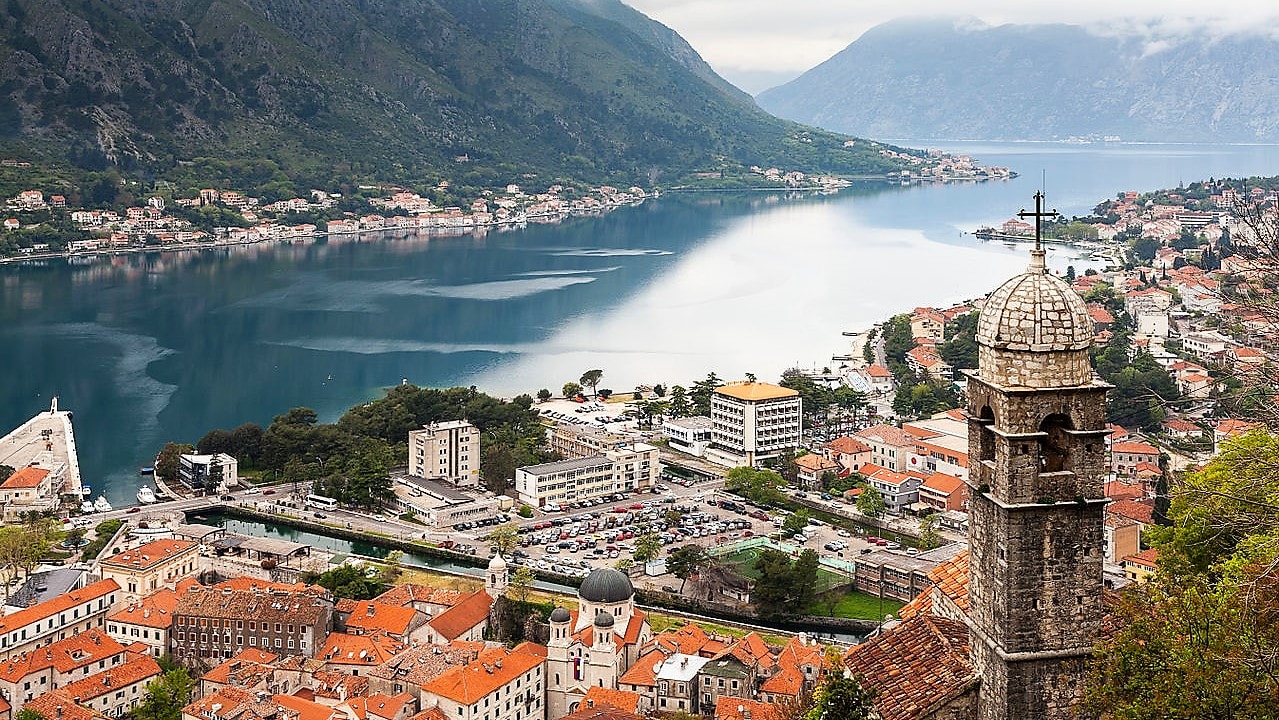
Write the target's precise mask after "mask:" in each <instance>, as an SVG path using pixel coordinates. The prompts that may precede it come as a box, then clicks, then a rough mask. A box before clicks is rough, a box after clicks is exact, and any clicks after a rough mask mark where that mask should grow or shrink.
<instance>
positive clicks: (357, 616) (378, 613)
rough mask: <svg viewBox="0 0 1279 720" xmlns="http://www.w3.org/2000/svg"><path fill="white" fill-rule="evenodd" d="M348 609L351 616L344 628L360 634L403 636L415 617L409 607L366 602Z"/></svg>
mask: <svg viewBox="0 0 1279 720" xmlns="http://www.w3.org/2000/svg"><path fill="white" fill-rule="evenodd" d="M346 607H348V606H344V607H343V608H340V609H342V610H343V611H346ZM349 607H350V610H349V612H350V613H351V615H350V617H348V618H347V619H346V628H347V630H348V631H350V630H359V631H360V633H361V634H369V633H374V632H378V631H383V632H387V633H390V634H392V635H405V634H407V633H408V631H409V626H410V625H412V624H413V619H414V618H415V617H417V610H414V609H413V608H411V607H402V606H398V605H386V604H383V603H379V602H371V601H368V600H361V601H359V602H355V603H353V604H352V605H351V606H349ZM441 614H442V613H441Z"/></svg>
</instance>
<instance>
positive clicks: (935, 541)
mask: <svg viewBox="0 0 1279 720" xmlns="http://www.w3.org/2000/svg"><path fill="white" fill-rule="evenodd" d="M937 523H938V518H937V514H936V513H932V514H929V515H925V516H924V517H922V518H920V519H919V548H920V549H921V550H932V549H933V548H935V547H940V546H941V542H942V537H941V533H940V532H938V531H937Z"/></svg>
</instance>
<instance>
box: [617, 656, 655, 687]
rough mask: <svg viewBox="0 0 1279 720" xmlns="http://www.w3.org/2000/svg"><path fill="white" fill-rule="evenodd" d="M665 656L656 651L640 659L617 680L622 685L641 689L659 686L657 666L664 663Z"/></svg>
mask: <svg viewBox="0 0 1279 720" xmlns="http://www.w3.org/2000/svg"><path fill="white" fill-rule="evenodd" d="M664 658H665V655H663V654H662V652H661V651H659V650H654V651H652V652H649V653H647V654H645V655H644V656H643V657H641V658H640V659H638V660H636V661H635V662H633V663H631V666H630V667H629V668H627V670H626V672H625V673H622V676H621V677H619V678H618V679H617V682H618V684H621V685H637V686H641V687H656V686H657V669H656V666H657V665H658V664H660V663H661V662H662V660H663V659H664Z"/></svg>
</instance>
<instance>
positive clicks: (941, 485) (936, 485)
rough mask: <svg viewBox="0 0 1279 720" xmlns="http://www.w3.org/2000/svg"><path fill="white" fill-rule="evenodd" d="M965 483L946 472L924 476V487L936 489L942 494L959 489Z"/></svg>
mask: <svg viewBox="0 0 1279 720" xmlns="http://www.w3.org/2000/svg"><path fill="white" fill-rule="evenodd" d="M963 484H964V481H963V480H960V479H959V478H957V477H955V476H954V475H951V474H949V473H944V472H935V473H933V474H932V475H929V476H928V477H926V478H924V483H923V487H926V488H928V489H929V490H933V491H936V492H938V493H940V494H942V495H949V494H951V493H953V492H955V491H956V490H958V489H959V487H960V486H961V485H963Z"/></svg>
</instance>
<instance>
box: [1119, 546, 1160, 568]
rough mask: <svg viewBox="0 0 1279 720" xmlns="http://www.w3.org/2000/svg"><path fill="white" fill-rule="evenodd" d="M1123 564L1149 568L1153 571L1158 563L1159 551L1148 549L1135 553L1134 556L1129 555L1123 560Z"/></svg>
mask: <svg viewBox="0 0 1279 720" xmlns="http://www.w3.org/2000/svg"><path fill="white" fill-rule="evenodd" d="M1124 562H1126V563H1129V564H1131V565H1142V566H1145V567H1148V568H1150V569H1151V570H1154V569H1155V564H1156V563H1158V562H1159V550H1157V549H1156V548H1148V549H1146V550H1142V551H1141V552H1139V553H1136V554H1134V555H1129V556H1128V557H1126V558H1124Z"/></svg>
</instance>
